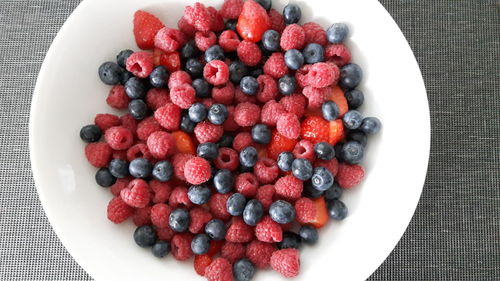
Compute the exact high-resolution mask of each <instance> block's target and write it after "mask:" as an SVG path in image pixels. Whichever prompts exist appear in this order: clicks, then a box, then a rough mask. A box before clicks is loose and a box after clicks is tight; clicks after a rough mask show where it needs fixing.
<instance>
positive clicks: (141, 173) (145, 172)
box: [128, 158, 153, 179]
mask: <svg viewBox="0 0 500 281" xmlns="http://www.w3.org/2000/svg"><path fill="white" fill-rule="evenodd" d="M128 171H129V173H130V175H131V176H133V177H134V178H141V179H145V178H147V177H149V176H150V175H151V173H152V171H153V165H151V162H149V160H148V159H146V158H136V159H134V160H132V161H131V162H130V164H129V166H128Z"/></svg>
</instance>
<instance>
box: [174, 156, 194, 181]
mask: <svg viewBox="0 0 500 281" xmlns="http://www.w3.org/2000/svg"><path fill="white" fill-rule="evenodd" d="M192 157H194V156H193V155H191V154H184V153H176V154H175V155H174V157H172V166H173V167H174V175H175V176H176V177H177V178H178V179H180V180H181V181H186V178H185V177H184V166H185V165H186V162H187V161H188V160H189V159H191V158H192Z"/></svg>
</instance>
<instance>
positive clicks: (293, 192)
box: [274, 175, 304, 201]
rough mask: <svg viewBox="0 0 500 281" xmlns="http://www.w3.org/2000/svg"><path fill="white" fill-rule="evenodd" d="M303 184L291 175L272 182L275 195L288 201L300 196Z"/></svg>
mask: <svg viewBox="0 0 500 281" xmlns="http://www.w3.org/2000/svg"><path fill="white" fill-rule="evenodd" d="M303 188H304V186H303V183H302V181H301V180H299V179H297V178H295V177H294V176H292V175H287V176H284V177H281V178H279V179H278V180H277V181H276V183H275V184H274V189H275V190H276V195H277V196H278V197H280V198H283V199H285V200H289V201H295V200H297V199H299V198H300V196H301V194H302V190H303Z"/></svg>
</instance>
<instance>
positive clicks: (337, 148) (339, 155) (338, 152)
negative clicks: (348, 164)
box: [334, 142, 344, 163]
mask: <svg viewBox="0 0 500 281" xmlns="http://www.w3.org/2000/svg"><path fill="white" fill-rule="evenodd" d="M343 146H344V143H341V142H339V143H337V144H336V145H335V146H334V148H335V158H337V160H338V161H339V162H341V163H342V162H344V159H343V158H342V147H343Z"/></svg>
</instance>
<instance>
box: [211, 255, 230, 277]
mask: <svg viewBox="0 0 500 281" xmlns="http://www.w3.org/2000/svg"><path fill="white" fill-rule="evenodd" d="M205 277H206V278H207V280H208V281H232V280H233V268H232V266H231V264H230V263H229V262H228V261H227V260H226V259H225V258H216V259H215V260H214V261H213V262H212V263H211V264H210V265H209V266H208V267H207V269H206V270H205Z"/></svg>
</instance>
